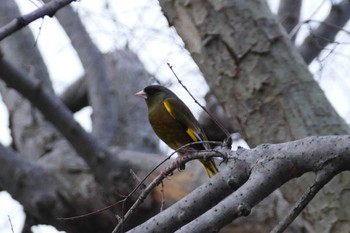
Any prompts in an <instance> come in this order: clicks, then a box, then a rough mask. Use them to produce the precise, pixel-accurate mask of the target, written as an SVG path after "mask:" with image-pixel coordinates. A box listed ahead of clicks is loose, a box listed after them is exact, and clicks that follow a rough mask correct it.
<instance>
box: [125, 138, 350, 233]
mask: <svg viewBox="0 0 350 233" xmlns="http://www.w3.org/2000/svg"><path fill="white" fill-rule="evenodd" d="M349 139H350V136H324V137H308V138H305V139H301V140H298V141H292V142H288V143H281V144H265V145H261V146H258V147H256V148H255V149H252V150H238V151H237V152H231V153H230V158H231V159H230V160H229V165H228V168H226V169H224V170H222V171H221V172H220V173H219V174H218V175H216V176H215V177H214V179H212V180H210V181H209V182H208V183H207V184H204V185H203V186H201V187H200V188H198V189H196V190H195V191H193V192H192V193H191V194H190V195H189V196H192V197H195V199H194V201H189V199H187V197H186V198H184V199H182V200H180V201H179V202H177V203H176V204H175V205H173V206H171V207H169V208H168V209H167V210H166V211H163V212H161V213H159V214H158V215H156V216H154V217H153V218H151V219H150V220H148V221H147V222H145V223H143V224H142V225H140V226H138V227H137V228H135V229H133V230H131V231H130V232H145V230H146V229H147V231H148V232H151V231H152V232H173V231H174V229H175V228H177V229H179V228H180V227H181V225H183V224H186V222H187V217H188V216H191V215H192V214H194V213H192V210H195V211H197V209H198V208H199V206H203V203H207V202H206V201H208V200H206V199H205V198H204V196H203V194H202V190H201V189H203V187H205V186H206V185H210V186H212V185H215V184H216V183H217V182H218V181H219V180H220V179H225V178H224V177H226V182H222V183H221V185H220V186H216V185H215V190H223V189H225V187H226V188H227V184H228V183H229V180H230V179H228V178H229V177H231V178H232V177H241V176H242V175H244V174H250V177H249V179H248V180H247V181H246V182H245V183H240V184H241V186H240V188H238V189H237V191H235V192H233V193H232V194H231V195H229V196H227V197H226V198H224V199H222V201H221V202H219V203H218V204H217V205H215V206H213V207H212V206H211V205H209V206H207V207H206V210H208V211H206V212H205V213H204V214H202V215H201V216H199V217H198V218H196V219H195V220H193V221H192V222H190V223H188V224H187V225H185V226H182V227H181V229H180V230H179V231H178V232H218V231H219V229H221V228H222V227H224V226H225V225H227V224H229V223H230V222H232V221H233V220H235V219H237V218H238V217H240V216H245V215H248V214H249V213H250V211H251V208H253V207H254V206H255V205H256V204H257V203H259V202H260V201H261V200H263V199H264V198H266V197H267V196H268V195H269V194H270V193H272V192H273V191H274V190H275V189H277V188H278V187H280V186H281V185H283V184H284V183H286V182H287V181H289V180H290V179H293V178H296V177H299V176H301V175H302V174H304V173H307V172H310V171H311V172H315V171H322V170H325V169H329V168H330V167H332V169H335V170H336V171H337V173H338V174H339V173H341V172H342V171H344V170H350V150H349V148H350V140H349ZM237 161H238V162H239V163H243V164H244V163H247V164H249V165H248V167H249V168H250V170H249V171H247V170H246V169H245V168H246V166H244V167H242V168H239V167H238V168H237V167H236V168H235V169H234V170H233V169H229V168H231V167H232V166H235V164H236V163H237ZM326 174H327V173H326ZM330 175H332V176H333V173H331V174H330ZM214 181H215V182H214ZM220 194H221V192H220V191H219V192H216V195H220ZM204 206H206V205H204ZM203 211H204V210H202V212H203ZM179 213H180V214H179ZM163 220H171V221H165V222H167V224H169V222H171V223H172V222H173V221H175V224H169V228H167V227H166V226H165V225H164V227H163V225H162V227H161V228H160V227H159V224H162V222H163ZM191 220H192V218H191ZM174 225H175V226H174Z"/></svg>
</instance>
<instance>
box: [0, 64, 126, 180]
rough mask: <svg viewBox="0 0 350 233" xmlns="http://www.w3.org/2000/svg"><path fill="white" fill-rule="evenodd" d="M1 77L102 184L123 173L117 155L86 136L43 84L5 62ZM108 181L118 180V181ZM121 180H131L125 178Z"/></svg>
mask: <svg viewBox="0 0 350 233" xmlns="http://www.w3.org/2000/svg"><path fill="white" fill-rule="evenodd" d="M0 77H1V79H2V80H4V81H5V83H6V84H7V85H8V86H9V87H12V88H14V89H16V90H17V91H18V92H20V93H21V94H22V95H23V96H25V97H26V98H27V99H28V100H29V101H31V103H32V104H33V106H35V107H37V108H38V109H39V110H40V111H41V113H42V114H43V115H44V116H45V117H46V119H47V120H49V121H50V122H51V123H52V124H53V125H54V126H55V127H56V129H57V130H58V131H59V132H60V133H61V134H62V135H63V136H64V137H65V138H66V139H67V140H68V141H69V142H70V143H71V144H72V146H73V147H74V149H75V150H76V152H77V153H78V154H79V155H80V156H81V157H82V158H83V159H84V160H85V161H86V162H87V164H88V165H89V166H90V168H91V170H92V172H93V173H94V175H95V178H96V179H97V180H98V181H99V182H101V183H102V184H107V183H108V182H110V181H111V180H108V175H107V174H108V173H109V172H113V171H115V170H118V169H120V170H122V169H123V166H124V165H125V164H124V165H123V163H121V162H120V160H119V159H118V157H117V156H116V155H111V154H110V153H109V152H108V151H107V150H106V148H104V147H103V146H102V145H101V144H100V143H99V142H98V140H97V139H96V138H94V137H92V136H91V135H90V134H88V133H86V132H85V130H84V129H83V128H82V127H81V126H80V125H79V124H78V123H77V122H76V121H75V120H74V118H73V115H72V113H71V112H70V111H69V110H68V109H67V108H66V106H65V105H64V104H63V103H62V102H61V101H60V100H59V98H58V97H56V96H55V95H53V94H52V93H51V92H49V91H47V90H46V89H45V88H43V87H42V85H41V83H40V81H38V80H34V79H32V78H30V77H28V76H27V75H26V74H25V73H24V72H23V71H21V70H19V69H16V68H15V67H14V66H13V65H12V64H10V63H9V62H7V61H5V60H4V59H1V60H0ZM127 173H128V172H127V171H126V172H125V173H123V172H120V174H125V176H128V175H127ZM109 178H110V179H116V177H114V178H112V177H109ZM118 178H121V180H123V179H126V180H128V178H127V177H122V175H121V176H120V177H118ZM123 182H125V180H124V181H123ZM109 185H111V183H109Z"/></svg>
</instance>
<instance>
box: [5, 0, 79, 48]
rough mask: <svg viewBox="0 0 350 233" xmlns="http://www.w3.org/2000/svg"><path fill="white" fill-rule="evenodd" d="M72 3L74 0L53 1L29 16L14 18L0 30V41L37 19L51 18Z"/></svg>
mask: <svg viewBox="0 0 350 233" xmlns="http://www.w3.org/2000/svg"><path fill="white" fill-rule="evenodd" d="M74 1H75V0H53V1H50V2H48V3H47V4H45V5H44V6H42V7H39V8H38V9H37V10H35V11H33V12H31V13H29V14H26V15H23V16H19V17H17V18H15V19H14V20H12V21H11V22H9V23H8V24H7V25H5V26H3V27H1V28H0V41H1V40H3V39H4V38H6V37H7V36H9V35H11V34H12V33H14V32H15V31H18V30H20V29H21V28H23V27H25V26H27V25H28V24H29V23H31V22H33V21H35V20H37V19H39V18H43V17H44V16H46V15H47V16H49V17H53V16H54V14H55V13H56V12H57V11H58V10H59V9H61V8H62V7H65V6H67V5H69V4H70V3H72V2H74Z"/></svg>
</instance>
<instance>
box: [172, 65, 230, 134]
mask: <svg viewBox="0 0 350 233" xmlns="http://www.w3.org/2000/svg"><path fill="white" fill-rule="evenodd" d="M167 65H168V67H169V68H170V70H171V72H173V74H174V76H175V78H176V79H177V81H178V82H179V83H180V85H181V86H182V87H183V88H184V89H185V90H186V92H187V93H188V94H189V95H190V96H191V98H192V99H193V100H194V102H195V103H196V104H197V105H198V106H199V107H201V108H202V109H203V111H205V112H206V113H207V114H208V116H209V117H210V118H211V119H212V120H213V122H214V123H215V124H216V125H217V126H219V128H220V129H221V130H222V132H224V133H225V135H226V137H227V138H229V137H230V136H231V135H230V133H229V132H228V131H227V129H226V128H225V127H224V126H223V125H222V124H221V122H220V121H219V120H218V119H217V118H216V117H215V116H214V115H213V114H212V113H211V112H209V111H208V110H207V108H206V107H204V106H203V105H201V104H200V103H199V102H198V101H197V99H196V98H195V97H194V96H193V95H192V94H191V92H190V91H189V90H188V89H187V87H186V86H185V85H184V84H183V83H182V81H181V80H180V79H179V77H178V76H177V75H176V73H175V71H174V70H173V66H172V65H170V63H167Z"/></svg>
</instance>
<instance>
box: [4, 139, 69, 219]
mask: <svg viewBox="0 0 350 233" xmlns="http://www.w3.org/2000/svg"><path fill="white" fill-rule="evenodd" d="M0 164H1V169H0V186H1V187H2V188H4V189H6V190H7V191H8V192H9V193H10V194H11V195H12V196H13V197H14V198H15V199H16V200H18V201H19V202H21V203H22V204H23V205H24V206H25V209H26V210H27V211H30V213H31V215H32V216H35V217H36V218H39V219H41V220H42V223H46V224H50V223H53V222H55V221H56V218H57V216H64V215H65V213H66V212H67V209H66V207H65V205H66V204H65V202H64V200H62V198H61V197H60V195H59V190H58V188H57V187H56V186H55V182H54V181H53V179H52V177H51V176H50V175H49V174H47V172H45V171H44V170H43V169H42V168H41V167H39V166H36V165H33V164H31V163H29V162H27V161H26V160H24V159H22V158H21V157H20V156H19V155H18V154H16V153H15V152H14V151H13V150H12V149H10V148H6V147H4V146H3V145H1V144H0ZM7 177H11V179H7Z"/></svg>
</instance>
